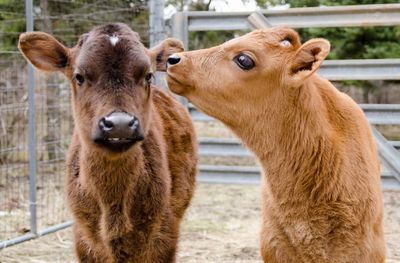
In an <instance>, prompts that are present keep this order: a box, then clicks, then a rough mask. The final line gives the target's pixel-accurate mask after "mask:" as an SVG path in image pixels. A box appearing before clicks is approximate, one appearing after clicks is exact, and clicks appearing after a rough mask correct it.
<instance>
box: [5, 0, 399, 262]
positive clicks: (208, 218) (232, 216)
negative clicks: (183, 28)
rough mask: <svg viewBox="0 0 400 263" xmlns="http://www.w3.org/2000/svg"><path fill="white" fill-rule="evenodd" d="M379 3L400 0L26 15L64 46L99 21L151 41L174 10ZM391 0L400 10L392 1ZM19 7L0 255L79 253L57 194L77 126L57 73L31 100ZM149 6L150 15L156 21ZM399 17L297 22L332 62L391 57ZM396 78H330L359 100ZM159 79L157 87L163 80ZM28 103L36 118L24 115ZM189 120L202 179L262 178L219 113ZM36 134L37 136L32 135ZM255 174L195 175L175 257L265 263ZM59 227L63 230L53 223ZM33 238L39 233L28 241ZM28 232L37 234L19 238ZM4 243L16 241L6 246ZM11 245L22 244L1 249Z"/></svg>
mask: <svg viewBox="0 0 400 263" xmlns="http://www.w3.org/2000/svg"><path fill="white" fill-rule="evenodd" d="M377 4H400V1H399V0H375V1H373V0H338V1H331V0H292V1H289V0H287V1H284V0H282V1H278V0H276V1H275V0H271V1H267V0H231V1H229V0H165V1H149V0H107V1H106V0H33V9H32V15H33V28H34V30H36V31H44V32H47V33H49V34H52V35H54V36H55V37H56V38H57V39H58V40H59V41H60V42H62V43H63V44H65V45H67V46H70V47H72V46H74V45H75V43H76V42H77V39H78V38H79V36H80V35H81V34H83V33H86V32H88V31H90V30H91V29H92V28H93V27H94V26H97V25H101V24H105V23H107V22H123V23H126V24H128V25H129V26H130V27H131V28H132V29H133V30H135V31H137V32H138V33H139V34H140V36H141V39H142V42H143V43H144V45H145V46H147V47H149V46H150V45H154V44H155V43H156V40H154V39H157V38H155V36H154V35H152V34H159V35H160V32H157V31H156V30H154V28H153V25H151V23H152V22H151V21H153V22H154V21H156V20H157V19H159V20H160V19H161V20H162V21H164V19H165V21H166V27H165V28H163V29H162V32H161V35H163V36H164V37H165V36H168V35H171V24H172V21H173V17H174V15H175V14H176V13H177V12H182V11H184V12H191V11H214V12H253V11H257V10H270V11H274V10H276V11H279V10H287V9H289V8H303V7H321V8H323V7H329V6H349V5H377ZM157 5H158V6H160V5H161V6H162V8H161V13H160V9H158V11H157V10H156V11H155V10H153V9H152V7H153V8H154V6H157ZM395 7H396V8H397V9H396V10H400V9H399V6H398V5H395ZM25 8H26V6H25V1H23V0H0V242H2V243H1V244H2V246H0V263H5V262H75V260H74V252H73V241H72V235H71V234H70V232H71V229H70V228H68V227H69V226H70V225H71V224H72V221H70V216H69V214H68V209H67V208H66V205H65V198H64V191H63V182H64V173H65V165H64V162H65V154H66V150H67V148H68V144H69V141H70V136H71V134H72V130H73V121H72V117H71V106H70V97H69V96H70V95H69V84H68V82H67V81H66V79H65V78H64V77H63V76H62V75H61V74H44V73H41V72H35V75H34V89H33V90H34V97H31V101H29V96H28V95H29V87H28V83H29V78H30V77H29V75H28V66H27V63H26V61H25V60H24V59H23V57H22V56H21V54H20V53H19V52H18V49H17V41H18V37H19V35H20V34H21V33H22V32H25V31H26V30H27V29H26V22H27V16H26V13H25ZM158 8H159V7H158ZM154 12H155V13H154ZM155 15H157V16H158V17H156V18H154V16H155ZM373 15H374V13H371V16H373ZM397 15H399V16H400V13H398V14H397ZM151 16H153V18H152V17H151ZM152 19H153V20H152ZM367 20H368V19H367ZM393 24H396V23H393ZM399 24H400V23H397V24H396V25H388V26H386V25H380V26H375V27H374V26H365V27H363V26H361V27H329V28H301V29H298V30H297V31H298V32H299V33H300V35H301V37H302V41H303V42H304V41H306V40H308V39H310V38H314V37H323V38H326V39H328V40H329V41H330V42H331V46H332V50H331V53H330V55H329V57H328V58H329V59H333V60H342V59H399V58H400V26H399ZM249 30H250V29H248V30H231V31H229V30H228V31H226V30H224V31H220V30H216V31H204V30H203V31H191V32H187V39H188V42H187V44H188V48H189V50H194V49H200V48H207V47H211V46H215V45H218V44H221V43H223V42H225V41H227V40H229V39H232V38H234V37H237V36H240V35H242V34H245V33H246V32H248V31H249ZM152 39H153V40H152ZM398 79H399V78H398V77H397V78H393V79H387V78H386V79H372V80H365V79H364V80H346V81H335V86H336V87H337V88H339V89H340V90H342V91H344V92H346V93H347V94H349V95H350V96H352V97H353V98H354V99H355V100H356V101H357V102H358V103H363V104H400V90H399V88H400V81H399V80H398ZM160 83H161V85H163V82H162V80H161V82H160ZM32 98H33V99H32ZM189 108H190V105H189ZM399 109H400V107H399ZM29 112H34V113H35V116H33V118H32V116H30V115H29ZM29 120H31V124H30V125H29ZM194 120H195V126H196V130H197V134H198V136H199V138H200V139H199V143H200V145H201V146H202V147H203V148H202V149H201V152H200V153H201V156H200V164H201V167H203V168H202V169H203V170H202V171H205V170H207V169H209V170H208V174H207V175H208V176H212V174H213V173H214V174H216V176H220V177H221V176H222V177H223V176H225V175H221V174H223V173H225V174H226V176H227V177H229V175H231V174H235V173H237V174H239V175H240V176H242V177H244V178H247V177H246V176H248V174H252V176H253V177H254V178H255V177H257V178H258V176H259V175H258V169H257V168H255V167H256V166H257V162H256V160H255V158H254V157H253V155H252V154H251V153H249V152H247V151H245V150H244V149H243V148H242V147H241V146H240V143H239V142H238V141H237V139H236V138H235V137H234V136H233V134H232V133H231V132H230V131H229V130H227V129H226V128H224V127H223V125H221V124H220V123H218V122H214V121H213V122H211V121H204V120H199V119H194ZM375 127H377V128H378V130H379V131H380V132H381V133H382V134H383V135H384V136H385V137H386V139H387V140H389V141H399V140H400V128H399V127H400V126H399V125H398V123H390V124H385V125H376V126H375ZM32 131H34V134H33V135H34V138H35V140H34V141H33V142H32V141H30V140H29V138H30V136H32V133H31V132H32ZM31 138H32V137H31ZM394 144H396V143H392V145H394ZM398 146H400V144H399V145H398ZM207 147H209V148H207ZM210 149H211V150H210ZM32 163H34V165H33V166H32ZM210 167H211V168H210ZM218 167H219V168H218ZM229 167H230V168H229ZM213 169H214V170H213ZM218 169H219V172H218ZM210 170H211V172H210ZM221 171H222V172H221ZM205 174H206V172H205ZM227 177H226V178H227ZM253 177H252V178H253ZM257 180H259V179H257ZM257 180H256V181H254V180H250V183H246V182H245V183H243V184H241V183H239V184H238V181H236V183H235V184H233V183H229V182H224V183H223V184H207V180H201V181H202V183H200V184H199V188H198V191H197V193H196V196H195V200H194V202H193V205H192V207H191V208H190V209H189V211H188V214H187V217H186V220H185V222H184V226H183V231H182V238H181V244H180V247H181V249H180V251H179V257H178V262H261V259H260V256H259V252H258V240H259V238H258V231H259V224H260V222H259V220H260V218H261V216H260V198H259V195H260V194H259V191H260V190H259V187H258V185H257V184H258V181H257ZM204 181H205V182H204ZM222 181H224V180H222ZM222 181H221V182H222ZM244 181H246V180H244ZM221 182H220V183H221ZM33 190H34V191H33ZM33 192H34V196H32V193H33ZM384 197H385V209H386V214H385V227H386V228H385V233H386V235H387V243H388V249H389V258H388V262H400V245H399V244H400V242H399V241H400V209H399V208H400V195H399V191H398V190H396V189H385V190H384ZM33 218H34V222H33V221H32V220H33ZM64 228H67V229H66V230H61V229H64ZM59 230H60V231H59ZM50 233H52V234H50ZM47 234H50V235H47ZM38 235H47V236H45V237H40V238H38V239H34V238H36V237H38ZM29 239H34V240H31V241H27V242H23V243H20V242H22V241H24V240H29ZM9 240H13V242H11V243H7V241H9ZM13 243H18V244H17V245H15V246H12V247H8V246H10V245H12V244H13ZM5 246H7V248H4V247H5ZM2 248H3V249H2Z"/></svg>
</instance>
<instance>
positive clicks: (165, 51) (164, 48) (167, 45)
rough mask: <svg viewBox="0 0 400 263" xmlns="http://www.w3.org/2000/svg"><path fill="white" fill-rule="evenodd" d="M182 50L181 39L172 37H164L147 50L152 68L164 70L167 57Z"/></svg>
mask: <svg viewBox="0 0 400 263" xmlns="http://www.w3.org/2000/svg"><path fill="white" fill-rule="evenodd" d="M183 50H184V48H183V43H182V42H181V41H179V40H177V39H174V38H167V39H165V40H164V41H162V42H161V43H160V44H158V45H157V46H155V47H154V48H152V49H150V50H149V56H150V60H151V65H152V69H153V70H154V71H166V70H167V59H168V57H169V56H170V55H172V54H174V53H179V52H182V51H183Z"/></svg>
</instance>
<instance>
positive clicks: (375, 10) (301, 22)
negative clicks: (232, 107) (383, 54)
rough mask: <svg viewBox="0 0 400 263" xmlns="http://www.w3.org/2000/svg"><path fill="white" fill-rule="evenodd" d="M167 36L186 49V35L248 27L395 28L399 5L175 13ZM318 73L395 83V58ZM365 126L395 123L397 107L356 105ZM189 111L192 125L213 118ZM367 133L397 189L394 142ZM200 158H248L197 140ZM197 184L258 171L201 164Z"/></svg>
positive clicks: (237, 179)
mask: <svg viewBox="0 0 400 263" xmlns="http://www.w3.org/2000/svg"><path fill="white" fill-rule="evenodd" d="M169 24H170V28H169V30H170V32H171V35H172V36H173V37H176V38H179V39H180V40H182V42H183V43H184V45H185V47H186V48H187V47H188V46H189V43H188V41H189V32H193V31H212V30H219V31H224V30H227V31H232V30H242V31H248V30H250V29H251V28H260V27H271V26H287V27H293V28H312V27H359V26H395V25H400V4H380V5H358V6H335V7H317V8H292V9H287V10H265V11H262V12H254V13H250V12H241V13H237V12H235V13H215V12H180V13H177V14H175V15H174V17H172V19H171V20H170V22H169ZM319 74H321V75H322V76H324V77H326V78H327V79H329V80H399V79H400V59H368V60H328V61H325V62H324V63H323V65H322V67H321V69H320V70H319ZM361 106H362V108H363V110H364V112H365V113H366V115H367V117H368V120H369V122H370V123H371V124H380V125H393V124H400V111H399V109H400V105H396V104H386V105H385V104H375V105H361ZM189 111H190V113H191V116H192V118H193V120H194V121H201V122H213V121H214V120H213V119H212V118H211V117H209V116H205V115H204V114H202V113H200V112H198V111H197V110H196V108H195V107H193V105H189ZM373 133H374V135H375V139H376V141H377V144H378V148H379V155H380V157H381V161H382V164H383V165H384V167H385V169H384V170H383V172H382V176H381V178H382V186H383V187H384V188H400V154H399V152H398V151H397V149H396V148H395V146H398V145H399V142H388V141H387V140H386V139H385V138H384V137H383V136H382V135H381V134H380V133H379V131H378V130H377V129H376V128H373ZM199 150H200V154H201V155H203V156H204V155H206V156H226V155H230V156H236V157H247V156H249V155H250V154H249V153H248V151H246V150H245V149H244V148H243V147H242V146H241V145H240V143H239V142H238V141H236V140H232V139H225V140H224V139H222V140H221V139H220V138H201V139H200V147H199ZM200 181H204V182H214V183H249V184H253V183H259V181H260V171H259V169H258V168H257V167H255V166H225V165H224V166H221V165H201V166H200Z"/></svg>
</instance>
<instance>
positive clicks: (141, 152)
mask: <svg viewBox="0 0 400 263" xmlns="http://www.w3.org/2000/svg"><path fill="white" fill-rule="evenodd" d="M19 48H20V50H21V51H22V53H23V54H24V56H25V57H26V58H27V59H28V60H29V61H31V62H32V64H33V65H34V66H36V67H37V68H39V69H42V70H45V71H61V72H63V73H64V74H65V76H66V77H67V78H68V79H69V81H70V82H71V93H72V108H73V117H74V123H75V128H74V132H73V137H72V143H71V145H70V148H69V152H68V160H67V180H66V183H67V184H66V191H67V197H68V202H69V206H70V209H71V212H72V214H73V217H74V219H75V225H74V232H75V248H76V253H77V256H78V259H79V261H80V262H85V263H88V262H106V263H114V262H118V263H127V262H137V263H166V262H174V261H175V252H176V246H177V241H178V236H179V224H180V221H181V219H182V217H183V214H184V212H185V210H186V208H187V207H188V205H189V202H190V199H191V198H192V195H193V191H194V186H195V175H196V163H197V157H196V148H197V147H196V145H197V143H196V139H195V134H194V130H193V126H192V123H191V120H190V117H189V114H188V113H187V111H186V109H184V108H183V107H182V106H181V105H180V104H179V103H178V102H177V101H176V100H174V99H173V98H172V96H170V95H169V94H167V93H166V92H163V91H161V90H159V89H157V88H156V87H154V86H152V84H151V80H152V72H154V70H156V69H158V70H165V63H166V62H165V61H166V59H167V57H168V55H170V54H172V53H173V52H178V51H182V50H183V49H182V44H181V43H180V42H178V41H176V40H172V39H168V40H166V41H164V42H163V43H161V44H160V45H158V46H157V47H155V48H154V49H152V50H147V49H146V48H145V47H144V46H143V45H142V43H141V42H140V39H139V36H138V34H137V33H136V32H133V31H132V30H131V29H130V28H129V27H128V26H126V25H124V24H109V25H104V26H100V27H96V28H95V29H93V30H92V31H90V32H89V33H88V34H85V35H83V36H82V37H81V39H80V40H79V41H78V43H77V45H76V46H75V47H73V48H67V47H65V46H63V45H62V44H61V43H59V42H58V41H57V40H56V39H54V38H53V37H52V36H50V35H47V34H45V33H42V32H32V33H25V34H22V35H21V37H20V41H19Z"/></svg>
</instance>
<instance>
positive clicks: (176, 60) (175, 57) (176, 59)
mask: <svg viewBox="0 0 400 263" xmlns="http://www.w3.org/2000/svg"><path fill="white" fill-rule="evenodd" d="M180 61H181V58H180V57H179V56H178V55H175V54H174V55H171V56H169V57H168V59H167V62H168V64H170V65H175V64H178V63H179V62H180Z"/></svg>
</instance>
